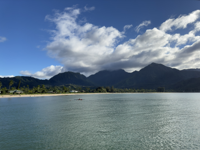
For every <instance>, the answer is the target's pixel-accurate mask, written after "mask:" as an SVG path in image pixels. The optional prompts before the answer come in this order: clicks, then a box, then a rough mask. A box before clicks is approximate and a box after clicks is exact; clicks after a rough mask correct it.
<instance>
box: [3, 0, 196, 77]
mask: <svg viewBox="0 0 200 150" xmlns="http://www.w3.org/2000/svg"><path fill="white" fill-rule="evenodd" d="M199 5H200V2H199V1H195V0H174V1H172V0H170V1H160V0H151V1H149V0H143V1H139V0H136V1H131V0H102V1H96V0H73V1H66V0H35V1H32V0H7V1H5V0H0V64H1V71H0V76H1V77H5V76H17V75H23V76H33V77H36V78H40V79H46V78H47V79H48V78H50V77H52V76H53V75H55V74H57V73H60V72H65V71H73V72H80V73H82V74H85V75H90V74H93V73H95V72H97V71H100V70H105V69H107V70H115V69H120V68H122V69H124V70H126V71H128V72H132V71H134V70H139V69H141V68H142V67H144V66H146V65H148V64H150V63H152V62H156V63H161V64H164V65H167V66H170V67H174V68H177V69H187V68H199V65H200V59H199V54H200V48H199V47H200V36H199V33H200V32H199V31H200V10H198V9H199Z"/></svg>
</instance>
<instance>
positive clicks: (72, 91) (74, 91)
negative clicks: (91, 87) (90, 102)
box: [70, 90, 78, 93]
mask: <svg viewBox="0 0 200 150" xmlns="http://www.w3.org/2000/svg"><path fill="white" fill-rule="evenodd" d="M70 93H78V91H76V90H71V91H70Z"/></svg>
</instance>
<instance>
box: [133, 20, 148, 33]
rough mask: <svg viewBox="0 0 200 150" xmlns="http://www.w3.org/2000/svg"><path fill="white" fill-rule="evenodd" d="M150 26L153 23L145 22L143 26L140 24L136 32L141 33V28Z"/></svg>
mask: <svg viewBox="0 0 200 150" xmlns="http://www.w3.org/2000/svg"><path fill="white" fill-rule="evenodd" d="M149 24H151V21H143V22H142V23H141V24H139V25H138V26H137V27H136V28H135V31H136V32H139V31H140V29H141V28H143V27H145V26H148V25H149Z"/></svg>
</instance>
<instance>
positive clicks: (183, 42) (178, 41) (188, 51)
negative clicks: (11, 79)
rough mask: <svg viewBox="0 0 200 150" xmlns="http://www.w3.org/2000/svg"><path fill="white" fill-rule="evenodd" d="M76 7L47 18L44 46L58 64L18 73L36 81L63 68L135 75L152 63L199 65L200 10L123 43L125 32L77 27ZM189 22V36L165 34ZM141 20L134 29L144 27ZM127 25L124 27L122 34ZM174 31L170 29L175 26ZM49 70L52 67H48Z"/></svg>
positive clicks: (79, 24)
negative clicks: (50, 26)
mask: <svg viewBox="0 0 200 150" xmlns="http://www.w3.org/2000/svg"><path fill="white" fill-rule="evenodd" d="M81 12H83V11H81V10H80V9H78V8H75V7H71V8H66V9H65V11H64V12H56V13H55V14H54V15H53V16H47V17H46V19H47V20H48V21H51V22H53V23H55V25H56V27H55V30H53V31H50V32H51V41H49V43H48V44H47V46H46V51H47V53H48V54H49V55H50V56H51V57H52V58H55V59H57V60H58V61H59V62H60V63H61V64H62V65H63V67H61V66H50V67H47V68H44V69H42V70H41V71H38V72H36V73H33V74H32V73H30V72H28V71H22V72H21V74H23V75H28V76H34V77H37V78H50V77H52V76H53V75H55V74H57V73H60V72H63V71H65V70H69V71H74V72H80V73H83V74H85V75H90V74H92V73H95V72H97V71H100V70H104V69H110V70H114V69H125V70H127V71H134V70H135V69H138V68H141V67H144V66H146V65H148V64H150V63H152V62H156V63H162V64H164V65H168V66H171V67H176V68H177V69H183V68H184V67H190V68H194V67H196V66H198V65H200V59H199V56H200V48H199V47H200V44H199V43H200V37H199V36H198V35H196V34H197V32H199V31H200V23H199V22H198V21H197V20H198V19H199V12H200V10H196V11H194V12H192V13H191V14H189V15H183V16H180V17H178V18H175V19H168V20H166V21H165V22H164V23H162V24H161V26H160V28H152V29H148V30H146V31H145V32H144V33H143V34H141V35H138V36H137V37H136V38H134V39H129V40H128V41H125V42H124V43H121V44H119V42H120V41H121V40H122V39H123V37H125V32H124V31H119V30H118V29H116V28H114V27H112V26H111V27H105V26H102V27H100V26H96V25H94V24H91V23H89V22H85V23H84V24H83V23H80V21H79V18H78V16H79V15H80V14H81ZM189 23H191V24H192V25H193V29H192V30H190V31H189V32H188V33H186V34H184V35H181V34H180V33H172V32H171V33H166V32H167V31H169V30H172V29H173V30H176V29H179V28H183V29H184V28H186V27H187V25H188V24H189ZM148 24H150V21H149V22H148V21H146V22H145V21H144V22H143V23H142V24H140V25H139V26H138V27H137V28H138V29H137V31H138V32H139V30H140V29H141V27H144V26H147V25H148ZM130 27H131V25H128V26H127V25H126V26H124V30H126V29H128V28H130ZM173 27H174V28H173ZM51 68H53V69H51Z"/></svg>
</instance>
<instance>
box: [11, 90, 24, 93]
mask: <svg viewBox="0 0 200 150" xmlns="http://www.w3.org/2000/svg"><path fill="white" fill-rule="evenodd" d="M9 93H10V94H22V93H24V92H23V91H21V90H12V91H9Z"/></svg>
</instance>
